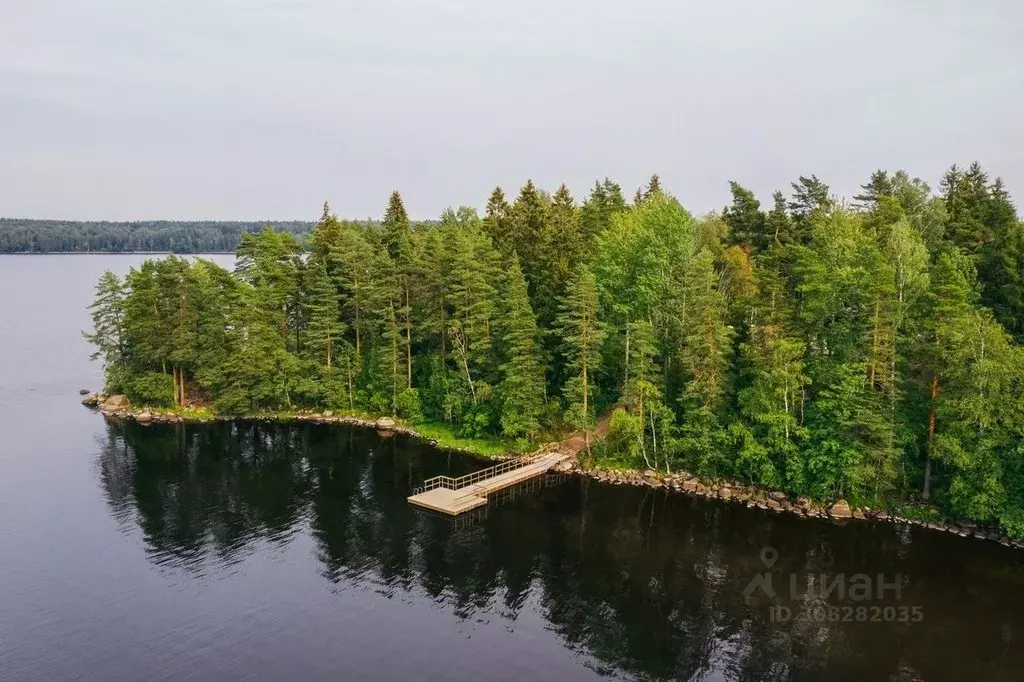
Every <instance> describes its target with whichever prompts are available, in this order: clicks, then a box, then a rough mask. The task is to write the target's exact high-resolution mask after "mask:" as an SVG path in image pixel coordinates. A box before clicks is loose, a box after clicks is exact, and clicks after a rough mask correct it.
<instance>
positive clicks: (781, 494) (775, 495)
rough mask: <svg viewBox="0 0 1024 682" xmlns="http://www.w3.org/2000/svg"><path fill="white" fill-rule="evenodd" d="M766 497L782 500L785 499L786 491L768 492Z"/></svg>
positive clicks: (777, 500)
mask: <svg viewBox="0 0 1024 682" xmlns="http://www.w3.org/2000/svg"><path fill="white" fill-rule="evenodd" d="M768 497H769V498H770V499H772V500H775V501H776V502H782V501H783V500H784V499H786V493H784V492H779V491H776V492H773V493H769V494H768Z"/></svg>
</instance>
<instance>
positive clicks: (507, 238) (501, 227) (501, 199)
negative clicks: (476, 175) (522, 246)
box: [483, 187, 513, 253]
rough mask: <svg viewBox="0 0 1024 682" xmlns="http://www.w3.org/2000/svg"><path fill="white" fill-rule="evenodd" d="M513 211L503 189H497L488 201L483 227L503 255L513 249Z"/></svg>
mask: <svg viewBox="0 0 1024 682" xmlns="http://www.w3.org/2000/svg"><path fill="white" fill-rule="evenodd" d="M511 211H512V207H511V206H509V203H508V201H507V200H506V199H505V192H504V191H503V190H502V189H501V187H495V188H494V191H493V192H491V196H490V197H489V198H488V199H487V210H486V213H485V214H484V222H483V227H484V232H486V233H487V235H488V236H489V237H490V238H491V241H492V242H493V243H494V247H495V248H496V249H498V251H499V252H501V253H508V252H509V251H510V250H511V249H512V248H513V243H512V237H513V236H512V232H511V231H512V225H511V223H510V220H511V216H510V214H511Z"/></svg>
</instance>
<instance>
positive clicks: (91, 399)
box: [82, 393, 100, 407]
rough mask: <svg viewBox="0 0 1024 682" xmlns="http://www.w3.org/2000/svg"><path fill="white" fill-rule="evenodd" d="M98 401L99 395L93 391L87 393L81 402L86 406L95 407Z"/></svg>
mask: <svg viewBox="0 0 1024 682" xmlns="http://www.w3.org/2000/svg"><path fill="white" fill-rule="evenodd" d="M99 403H100V397H99V396H98V395H96V394H95V393H90V394H89V395H87V396H85V397H84V398H82V404H83V405H85V406H86V407H96V406H97V405H99Z"/></svg>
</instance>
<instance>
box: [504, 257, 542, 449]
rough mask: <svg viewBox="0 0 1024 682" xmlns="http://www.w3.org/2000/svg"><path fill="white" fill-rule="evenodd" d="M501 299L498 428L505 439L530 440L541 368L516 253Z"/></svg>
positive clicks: (533, 320)
mask: <svg viewBox="0 0 1024 682" xmlns="http://www.w3.org/2000/svg"><path fill="white" fill-rule="evenodd" d="M501 300H502V315H501V322H500V329H501V345H502V357H503V363H502V365H501V384H500V386H499V389H498V390H499V395H500V398H501V417H500V423H501V429H502V432H503V433H504V434H505V435H506V436H511V437H513V438H520V437H527V438H529V437H530V436H533V435H535V434H536V433H537V431H538V429H539V428H540V421H539V420H540V414H541V410H542V409H543V402H544V384H543V368H542V367H541V366H540V363H539V354H538V350H539V348H538V346H539V344H538V342H537V333H538V332H537V320H536V318H535V317H534V315H533V309H532V308H531V307H530V299H529V296H528V295H527V293H526V279H525V278H524V277H523V271H522V270H521V269H520V267H519V259H518V257H516V256H515V254H513V256H512V259H511V261H510V263H509V265H508V270H507V271H506V273H505V278H504V287H503V291H502V299H501Z"/></svg>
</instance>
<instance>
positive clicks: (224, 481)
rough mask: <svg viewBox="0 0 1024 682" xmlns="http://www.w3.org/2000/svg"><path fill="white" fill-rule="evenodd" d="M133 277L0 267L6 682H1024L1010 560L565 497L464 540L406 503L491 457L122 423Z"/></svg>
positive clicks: (522, 494) (486, 514) (805, 526)
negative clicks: (118, 374)
mask: <svg viewBox="0 0 1024 682" xmlns="http://www.w3.org/2000/svg"><path fill="white" fill-rule="evenodd" d="M143 258H144V257H143V256H137V255H88V256H87V255H75V256H71V255H69V256H60V255H52V256H0V290H2V291H3V296H2V297H0V464H2V469H0V679H3V680H19V681H20V680H69V679H76V680H151V679H175V680H177V679H196V680H225V679H267V680H281V679H288V680H317V679H333V680H525V679H532V680H566V681H568V680H594V679H664V680H669V679H671V680H676V679H678V680H830V681H846V680H850V681H858V682H860V681H863V680H894V681H898V682H903V681H907V682H909V681H926V682H933V681H941V680H957V681H959V680H992V681H998V680H1007V681H1011V680H1012V681H1014V682H1019V681H1020V680H1021V679H1024V553H1022V552H1018V551H1013V550H1009V549H1006V548H1004V547H1001V546H999V545H996V544H994V543H985V542H981V541H977V540H970V539H965V538H959V537H956V536H952V535H948V534H939V533H933V532H929V531H924V530H919V529H911V528H906V527H896V526H890V525H882V524H874V523H850V524H847V525H845V526H838V525H833V524H831V523H828V522H824V521H818V520H809V519H802V518H797V517H789V516H776V515H771V514H768V513H766V512H761V511H759V510H756V509H746V508H743V507H739V506H737V505H725V504H720V503H716V502H710V501H704V500H695V499H691V498H688V497H685V496H683V495H680V494H669V493H666V492H665V491H661V490H657V491H655V490H649V489H637V488H626V487H619V486H610V485H605V484H600V483H597V482H594V481H589V480H584V479H579V478H573V477H569V478H556V477H551V478H549V479H542V480H540V481H537V482H536V483H535V484H534V485H531V486H529V487H528V488H526V489H521V490H516V491H512V492H511V493H510V494H508V495H507V496H505V497H504V498H503V499H498V500H495V501H494V503H493V504H492V505H490V506H489V507H488V508H486V510H485V511H483V512H481V513H479V514H474V515H472V516H467V517H464V518H461V517H460V519H459V520H458V521H456V522H453V521H451V520H449V519H444V518H438V517H434V516H430V515H427V514H425V513H423V512H420V511H417V510H415V509H413V508H411V507H410V506H409V505H408V504H407V503H406V500H405V498H406V496H407V495H408V494H409V493H410V491H411V490H412V488H414V487H415V486H418V485H419V484H420V483H421V482H422V480H423V478H425V477H428V476H432V475H435V474H439V473H452V474H459V473H464V472H467V471H471V470H473V469H474V468H476V467H480V466H481V463H480V462H477V461H473V460H471V459H470V458H467V457H464V456H456V455H449V454H446V453H441V452H437V451H435V450H433V449H431V448H429V447H427V446H425V445H423V444H420V443H417V442H415V441H411V440H409V439H407V438H403V437H383V436H381V435H379V434H377V433H376V432H374V431H368V430H359V429H352V428H344V427H330V426H315V425H306V424H300V425H293V426H286V425H277V424H269V423H234V424H229V423H222V424H216V425H205V426H188V427H183V426H180V425H165V426H151V427H142V426H139V425H137V424H134V423H124V424H115V423H107V422H105V421H104V419H103V418H102V417H101V416H100V415H98V414H97V413H95V412H92V411H90V410H88V409H86V408H84V407H82V406H81V405H79V395H78V389H80V388H91V389H94V390H95V389H98V388H100V386H101V368H100V367H99V365H98V363H94V362H90V360H89V353H90V348H89V347H88V345H87V344H86V343H85V341H84V340H83V339H82V338H81V330H83V329H87V328H88V327H89V316H88V312H87V311H86V306H87V305H88V303H89V302H90V300H91V296H92V286H93V284H94V283H95V280H96V279H97V278H98V276H99V275H100V273H101V272H102V271H103V270H105V269H112V270H114V271H115V272H118V273H119V274H123V273H124V272H126V271H127V269H128V268H129V267H130V266H131V265H134V264H138V263H139V262H141V261H142V260H143ZM215 259H216V260H218V261H219V262H221V263H224V264H228V263H230V261H231V259H230V258H229V257H226V256H217V257H215Z"/></svg>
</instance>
